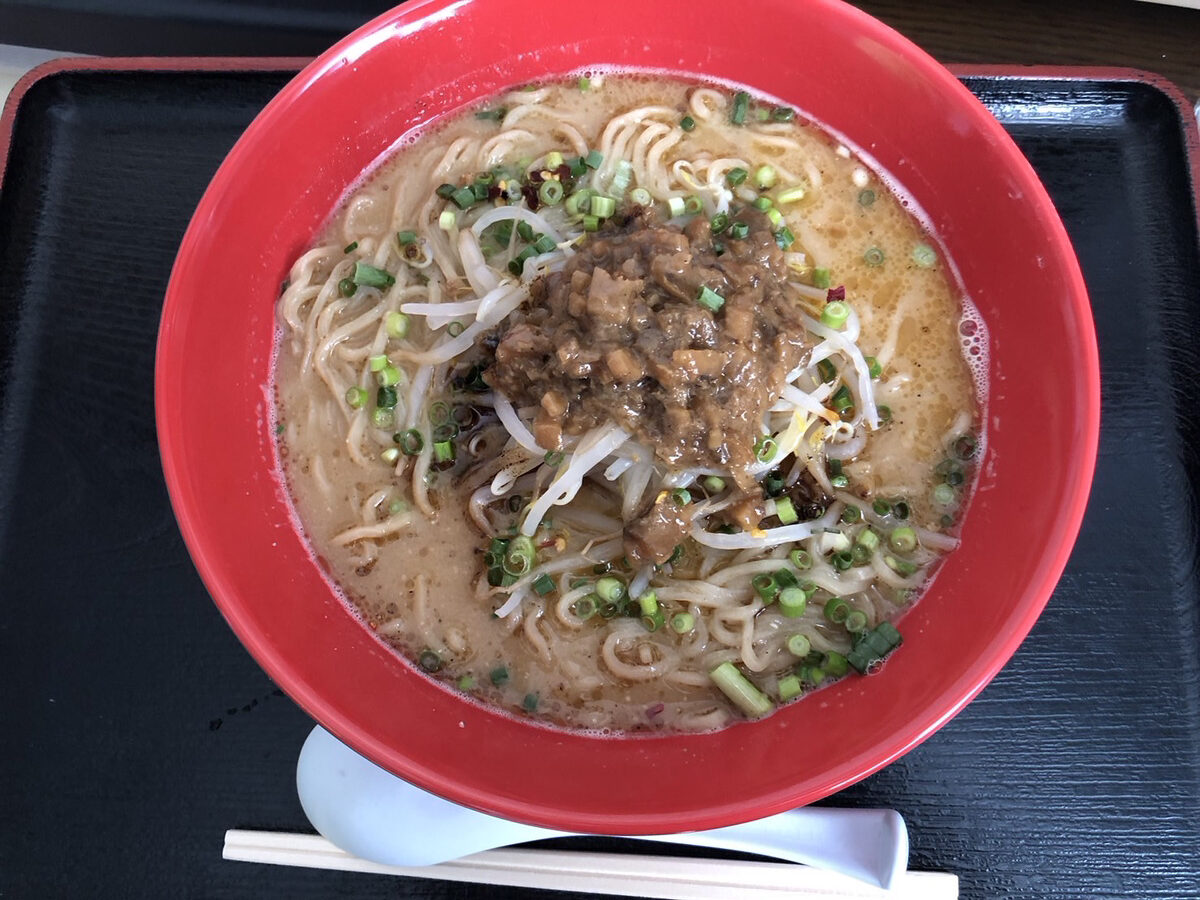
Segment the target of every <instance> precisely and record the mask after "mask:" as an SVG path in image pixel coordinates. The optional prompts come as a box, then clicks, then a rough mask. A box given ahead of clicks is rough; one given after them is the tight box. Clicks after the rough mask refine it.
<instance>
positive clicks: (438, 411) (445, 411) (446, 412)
mask: <svg viewBox="0 0 1200 900" xmlns="http://www.w3.org/2000/svg"><path fill="white" fill-rule="evenodd" d="M451 415H452V412H451V410H450V404H449V403H447V402H446V401H445V400H435V401H433V403H431V404H429V421H430V422H431V423H432V424H434V425H441V424H442V423H444V422H449V421H450V417H451Z"/></svg>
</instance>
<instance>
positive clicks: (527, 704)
mask: <svg viewBox="0 0 1200 900" xmlns="http://www.w3.org/2000/svg"><path fill="white" fill-rule="evenodd" d="M521 707H522V708H523V709H524V710H525V712H535V711H536V710H537V708H538V695H537V694H536V693H529V694H526V695H525V699H524V700H522V701H521Z"/></svg>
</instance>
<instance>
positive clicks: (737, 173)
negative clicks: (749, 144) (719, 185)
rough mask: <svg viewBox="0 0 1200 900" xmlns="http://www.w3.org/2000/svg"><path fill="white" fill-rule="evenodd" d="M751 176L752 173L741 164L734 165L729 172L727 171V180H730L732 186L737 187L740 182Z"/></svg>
mask: <svg viewBox="0 0 1200 900" xmlns="http://www.w3.org/2000/svg"><path fill="white" fill-rule="evenodd" d="M749 177H750V173H749V172H747V171H746V170H745V169H743V168H742V167H741V166H734V167H733V168H732V169H730V170H729V171H728V172H726V173H725V180H726V181H728V182H729V184H730V185H731V186H732V187H737V186H738V185H739V184H741V183H742V182H743V181H745V180H746V179H747V178H749Z"/></svg>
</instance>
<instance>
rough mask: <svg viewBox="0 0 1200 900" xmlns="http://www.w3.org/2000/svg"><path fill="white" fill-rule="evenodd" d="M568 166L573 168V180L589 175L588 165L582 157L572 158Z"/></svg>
mask: <svg viewBox="0 0 1200 900" xmlns="http://www.w3.org/2000/svg"><path fill="white" fill-rule="evenodd" d="M567 165H568V166H570V167H571V177H572V178H579V177H581V176H583V175H585V174H587V163H586V162H585V161H584V159H583V157H582V156H574V157H572V158H571V160H570V161H569V162H568V163H567Z"/></svg>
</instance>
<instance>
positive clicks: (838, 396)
mask: <svg viewBox="0 0 1200 900" xmlns="http://www.w3.org/2000/svg"><path fill="white" fill-rule="evenodd" d="M829 401H830V403H832V404H833V408H834V409H835V410H836V411H837V412H839V413H844V412H845V411H846V410H848V409H850V407H852V406H853V405H854V395H853V394H851V393H850V388H849V387H848V386H847V385H844V384H843V385H842V386H841V387H839V388H838V389H837V390H836V391H834V392H833V396H832V397H830V398H829Z"/></svg>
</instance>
